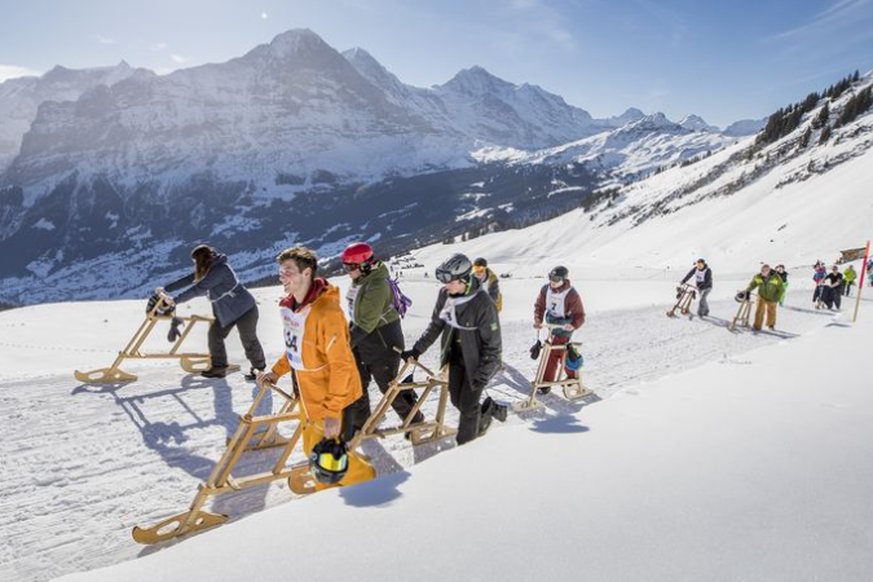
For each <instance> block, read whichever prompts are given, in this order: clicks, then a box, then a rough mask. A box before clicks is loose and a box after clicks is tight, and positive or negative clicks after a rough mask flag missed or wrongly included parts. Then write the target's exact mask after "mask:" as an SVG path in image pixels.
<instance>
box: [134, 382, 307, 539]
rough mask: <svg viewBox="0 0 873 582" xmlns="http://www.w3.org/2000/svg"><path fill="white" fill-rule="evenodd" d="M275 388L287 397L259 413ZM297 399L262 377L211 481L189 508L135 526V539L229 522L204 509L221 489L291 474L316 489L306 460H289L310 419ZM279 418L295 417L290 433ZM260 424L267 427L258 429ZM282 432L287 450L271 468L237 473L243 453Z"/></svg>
mask: <svg viewBox="0 0 873 582" xmlns="http://www.w3.org/2000/svg"><path fill="white" fill-rule="evenodd" d="M270 390H272V391H273V392H275V393H277V394H279V395H280V396H281V397H282V398H283V399H284V403H283V404H282V406H281V408H280V409H279V411H278V412H277V413H275V414H268V415H264V416H255V413H256V411H257V409H258V406H260V404H261V401H262V400H263V398H264V396H265V395H266V394H267V392H268V391H270ZM297 403H298V402H297V398H296V397H295V396H293V395H292V394H288V393H287V392H285V391H284V390H281V389H280V388H277V387H276V386H274V385H273V384H270V383H268V382H263V383H262V384H261V387H260V390H259V391H258V394H257V396H256V397H255V399H254V401H253V402H252V405H251V406H250V407H249V410H248V412H247V413H246V414H245V415H244V416H242V417H241V418H240V424H239V426H238V427H237V429H236V432H235V433H234V435H233V437H231V439H230V443H229V444H228V446H227V449H226V450H225V451H224V455H222V457H221V459H219V461H218V462H217V463H216V464H215V467H214V468H213V469H212V473H210V475H209V478H208V479H207V480H206V482H205V483H201V484H200V485H199V487H198V490H197V494H196V495H195V496H194V500H193V501H192V502H191V505H190V506H189V508H188V511H186V512H184V513H180V514H179V515H174V516H173V517H169V518H167V519H165V520H163V521H160V522H158V523H157V524H155V525H153V526H151V527H139V526H137V527H134V528H133V532H132V533H133V539H134V540H135V541H136V542H137V543H140V544H157V543H161V542H164V541H167V540H170V539H173V538H177V537H180V536H184V535H186V534H190V533H193V532H198V531H201V530H204V529H208V528H211V527H215V526H216V525H220V524H222V523H224V522H225V521H227V519H228V517H227V516H226V515H221V514H215V513H209V512H207V511H204V509H203V506H204V505H205V503H206V501H207V500H208V499H209V498H210V497H214V496H216V495H221V494H224V493H234V492H237V491H242V490H243V489H247V488H249V487H255V486H257V485H263V484H265V483H270V482H272V481H276V480H279V479H287V480H288V484H289V486H290V487H291V489H292V490H293V491H294V492H295V493H304V494H305V493H312V492H313V491H314V490H315V487H314V483H313V484H312V485H311V486H309V485H308V482H307V478H308V475H309V466H308V463H307V461H305V460H304V461H302V462H298V463H296V464H291V465H289V464H288V460H289V459H290V457H291V454H292V453H293V452H294V449H295V448H296V447H297V444H298V443H299V442H300V438H301V435H302V434H303V427H304V425H305V423H306V417H305V415H304V413H303V411H302V410H300V411H295V409H296V408H297ZM280 423H296V427H295V429H294V433H293V434H292V436H291V437H290V438H285V437H282V436H281V435H279V434H278V426H279V424H280ZM259 428H264V430H262V431H259V432H258V429H259ZM277 437H279V438H282V439H284V444H283V445H282V446H283V450H282V453H281V454H280V455H279V458H278V460H277V461H276V462H275V464H274V465H273V467H272V468H271V469H270V470H269V471H267V472H264V473H259V474H256V475H249V476H245V477H234V476H233V470H234V467H236V465H237V463H238V462H239V460H240V458H241V457H242V455H243V453H246V452H248V451H253V450H259V449H262V448H265V447H266V446H275V445H274V444H269V443H273V442H275V439H276V438H277ZM309 480H311V478H309Z"/></svg>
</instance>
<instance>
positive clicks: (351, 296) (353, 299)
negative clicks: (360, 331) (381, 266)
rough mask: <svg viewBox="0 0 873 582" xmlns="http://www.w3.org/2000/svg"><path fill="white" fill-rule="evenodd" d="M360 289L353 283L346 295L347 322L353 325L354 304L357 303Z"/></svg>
mask: <svg viewBox="0 0 873 582" xmlns="http://www.w3.org/2000/svg"><path fill="white" fill-rule="evenodd" d="M360 291H361V288H360V287H359V286H357V285H355V284H354V283H353V284H352V286H351V287H349V291H348V293H346V301H347V302H348V305H349V321H351V322H352V323H355V303H357V301H358V294H359V293H360Z"/></svg>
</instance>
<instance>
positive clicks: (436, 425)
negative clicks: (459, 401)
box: [349, 360, 458, 449]
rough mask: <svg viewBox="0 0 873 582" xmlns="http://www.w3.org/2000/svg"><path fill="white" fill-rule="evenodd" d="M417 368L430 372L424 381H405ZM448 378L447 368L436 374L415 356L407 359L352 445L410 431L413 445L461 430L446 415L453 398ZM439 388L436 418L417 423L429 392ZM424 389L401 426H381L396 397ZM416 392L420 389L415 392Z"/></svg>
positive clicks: (350, 445) (355, 445) (352, 441)
mask: <svg viewBox="0 0 873 582" xmlns="http://www.w3.org/2000/svg"><path fill="white" fill-rule="evenodd" d="M416 368H421V370H422V371H423V372H424V373H425V375H426V376H427V379H426V380H424V381H423V382H408V383H403V381H402V380H401V378H406V376H407V374H410V373H413V372H414V371H415V369H416ZM448 385H449V383H448V380H446V378H445V370H443V371H442V372H441V373H440V374H434V373H433V372H431V371H430V370H429V369H427V368H426V367H425V366H424V365H423V364H421V362H418V361H415V360H412V361H410V362H405V363H404V364H403V367H402V368H401V369H400V373H399V374H397V377H396V378H395V379H394V380H393V381H392V382H391V384H389V385H388V390H386V391H385V394H384V395H383V396H382V399H381V400H380V401H379V404H378V406H376V409H375V410H374V411H373V414H371V415H370V418H368V419H367V422H365V423H364V426H363V428H361V430H359V431H358V432H357V433H356V434H355V436H354V437H353V438H352V440H351V441H350V442H349V448H350V449H354V448H356V447H358V446H359V445H360V444H361V443H362V442H363V441H365V440H369V439H375V438H380V439H381V438H385V437H387V436H390V435H394V434H408V435H410V436H409V440H410V442H411V443H412V444H413V445H420V444H424V443H428V442H432V441H435V440H439V439H444V438H447V437H450V436H454V435H456V434H457V432H458V431H457V430H455V429H452V428H448V427H447V426H446V424H445V418H446V403H447V402H448V399H449V388H448ZM435 388H440V395H439V404H438V405H437V412H436V415H435V416H434V419H433V420H427V419H425V421H424V422H419V423H415V422H413V420H414V419H415V415H416V414H417V413H418V412H419V411H420V410H421V407H422V406H423V405H424V403H425V401H426V400H427V398H428V396H430V394H431V392H433V390H434V389H435ZM419 389H421V390H423V392H422V393H421V395H420V396H418V397H417V399H416V402H415V405H414V406H413V407H412V410H410V412H409V414H408V415H407V416H406V418H404V419H403V422H402V423H401V424H400V425H398V426H392V427H380V425H381V424H382V421H383V420H384V419H385V415H386V414H388V411H389V410H391V409H392V407H391V405H392V404H393V403H394V401H395V400H396V399H397V398H398V397H399V396H400V395H401V394H402V393H403V392H405V391H407V390H413V391H414V390H419ZM413 394H416V392H413Z"/></svg>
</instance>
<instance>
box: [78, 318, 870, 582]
mask: <svg viewBox="0 0 873 582" xmlns="http://www.w3.org/2000/svg"><path fill="white" fill-rule="evenodd" d="M867 308H868V312H867V313H866V314H865V317H864V319H863V321H862V322H861V324H859V325H857V326H856V327H852V326H848V325H846V324H844V323H843V322H841V321H839V319H840V318H837V320H833V321H832V320H830V318H824V317H823V318H821V319H822V320H824V321H825V322H826V323H823V324H822V325H819V326H816V329H815V330H814V331H810V332H808V333H807V334H805V335H804V336H803V337H801V338H797V339H794V340H791V341H779V342H776V343H771V345H769V346H767V347H763V348H761V349H760V350H757V351H755V352H753V353H748V354H745V355H743V356H742V357H739V358H738V357H728V358H726V359H725V358H721V359H717V360H714V361H711V362H709V363H707V364H705V365H703V366H701V367H699V368H696V369H693V370H688V371H685V372H682V373H678V374H672V375H669V376H666V377H664V378H661V379H660V380H656V381H653V382H649V383H642V384H640V383H638V384H635V385H633V386H629V387H628V388H625V389H623V390H621V391H619V392H618V393H616V394H614V395H613V396H612V397H611V398H609V399H607V400H604V401H601V402H598V403H596V404H591V405H588V406H584V407H581V409H579V408H577V409H576V410H575V411H572V412H571V411H565V412H564V413H561V414H558V413H556V411H553V412H552V413H549V414H548V415H546V416H542V417H539V418H533V419H528V420H527V421H526V422H516V423H513V425H511V426H508V427H506V428H502V427H501V428H500V429H499V430H495V431H494V432H493V433H492V434H489V435H487V437H486V438H483V439H481V440H478V441H475V442H474V443H472V444H471V445H470V446H466V447H463V448H461V449H458V450H453V451H450V452H446V453H444V454H440V455H438V456H436V457H435V458H433V459H430V460H428V462H426V463H421V464H419V465H416V466H414V467H411V468H404V469H402V470H398V471H397V472H395V473H393V474H391V475H388V476H385V477H382V478H380V479H378V480H376V481H374V482H370V483H365V484H363V485H359V486H355V487H350V488H348V489H345V490H334V491H329V492H325V493H321V494H319V495H315V496H313V497H311V498H308V499H305V500H300V501H295V502H292V503H286V504H282V505H280V506H279V507H276V508H274V509H272V510H270V511H266V512H263V513H260V514H258V515H256V516H254V517H251V518H248V519H243V520H240V521H237V522H235V523H230V524H227V525H225V526H223V527H220V528H217V529H215V530H213V531H211V532H209V533H205V534H203V535H198V536H195V537H192V538H190V539H188V540H185V541H184V542H182V543H180V544H177V545H176V546H174V547H171V548H168V549H167V550H166V551H161V552H157V553H154V554H151V555H149V556H148V557H144V558H142V559H140V560H136V561H128V562H124V563H121V564H118V565H116V566H114V567H111V568H106V569H101V570H96V571H93V572H89V573H83V574H74V575H70V576H68V577H64V578H63V579H64V580H65V581H69V582H73V581H88V582H100V581H112V582H115V581H117V580H125V581H127V582H137V581H149V582H150V581H152V580H239V579H247V580H287V579H294V580H336V579H338V578H342V577H353V578H354V579H356V580H591V581H616V580H646V581H670V582H677V581H685V580H688V581H699V580H744V581H746V580H767V581H773V580H786V581H787V580H790V581H800V580H840V581H844V582H846V581H862V580H869V579H870V568H871V567H873V551H871V550H873V539H871V533H870V532H871V528H870V525H871V523H873V504H871V503H870V502H869V501H870V491H871V484H873V439H871V437H873V394H871V392H870V390H869V382H865V381H864V379H863V378H862V373H863V370H862V367H861V362H860V361H859V359H858V357H857V356H859V355H861V353H862V352H863V351H868V352H869V346H870V342H871V341H873V317H871V316H873V310H870V306H867ZM671 323H675V324H677V326H684V325H685V324H684V322H683V323H680V322H671ZM713 331H715V330H713ZM718 331H719V332H720V333H726V332H723V330H718ZM149 477H150V476H145V475H142V478H149ZM157 496H158V491H155V495H154V496H152V497H153V498H154V497H157ZM129 513H130V512H127V514H128V515H129ZM91 525H92V527H93V524H91ZM89 532H90V533H96V532H93V530H92V529H91V528H89ZM99 542H103V543H108V540H107V539H106V538H100V539H99V540H98V539H96V538H95V539H93V540H92V545H97V544H98V543H99ZM83 547H84V546H83Z"/></svg>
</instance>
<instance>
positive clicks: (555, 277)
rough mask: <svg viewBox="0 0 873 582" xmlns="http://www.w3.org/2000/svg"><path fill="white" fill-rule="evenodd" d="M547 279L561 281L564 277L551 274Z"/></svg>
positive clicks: (554, 281) (555, 281) (553, 281)
mask: <svg viewBox="0 0 873 582" xmlns="http://www.w3.org/2000/svg"><path fill="white" fill-rule="evenodd" d="M549 281H551V282H552V283H562V282H563V281H564V278H563V277H561V276H560V275H552V276H551V277H549Z"/></svg>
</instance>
